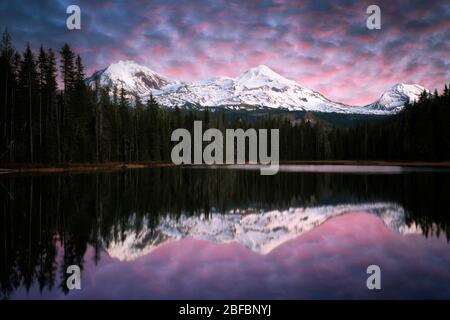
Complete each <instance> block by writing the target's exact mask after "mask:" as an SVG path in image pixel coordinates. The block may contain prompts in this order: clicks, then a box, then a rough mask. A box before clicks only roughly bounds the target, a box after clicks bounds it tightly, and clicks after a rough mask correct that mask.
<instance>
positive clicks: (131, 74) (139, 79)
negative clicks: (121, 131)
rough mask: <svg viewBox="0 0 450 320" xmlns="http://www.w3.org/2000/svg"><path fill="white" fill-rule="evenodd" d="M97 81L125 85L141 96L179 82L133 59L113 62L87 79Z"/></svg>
mask: <svg viewBox="0 0 450 320" xmlns="http://www.w3.org/2000/svg"><path fill="white" fill-rule="evenodd" d="M96 81H98V83H99V85H100V86H104V87H106V86H109V87H113V86H116V87H117V88H118V89H120V88H122V87H123V88H124V89H125V90H126V91H127V92H130V93H133V94H138V95H140V96H143V95H147V94H148V93H149V92H151V91H153V90H159V89H161V88H163V87H166V86H168V85H171V84H175V83H177V81H174V80H171V79H169V78H167V77H164V76H162V75H160V74H158V73H156V72H155V71H153V70H151V69H149V68H147V67H144V66H141V65H138V64H137V63H135V62H133V61H119V62H117V63H114V64H111V65H110V66H109V67H107V68H105V69H103V70H100V71H97V72H95V73H94V74H93V75H92V76H91V77H89V78H87V79H86V82H87V83H88V84H89V85H91V86H94V85H95V83H96Z"/></svg>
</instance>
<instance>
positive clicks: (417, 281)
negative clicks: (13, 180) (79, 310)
mask: <svg viewBox="0 0 450 320" xmlns="http://www.w3.org/2000/svg"><path fill="white" fill-rule="evenodd" d="M449 250H450V247H449V246H448V244H447V242H446V241H445V240H444V239H442V238H441V239H436V238H429V239H426V238H424V237H423V236H421V235H417V234H412V235H407V236H404V235H400V234H398V233H394V232H392V231H391V230H389V229H388V228H387V227H386V225H385V224H384V222H383V221H382V220H381V219H379V218H378V217H376V216H375V215H373V214H367V213H361V212H360V213H350V214H346V215H342V216H339V217H336V218H333V219H330V220H328V221H326V222H325V223H323V224H322V225H320V226H319V227H317V228H315V229H314V230H312V231H310V232H307V233H305V234H303V235H301V236H299V237H297V238H295V239H293V240H290V241H287V242H285V243H284V244H282V245H280V246H278V247H277V248H276V249H274V250H273V251H271V252H270V253H268V254H267V255H260V254H257V253H254V252H252V251H250V250H248V249H246V248H244V247H242V246H240V245H238V244H237V243H227V244H220V245H217V244H213V243H211V242H209V241H202V240H194V239H183V240H181V241H174V242H172V243H169V244H167V245H165V246H161V247H159V248H157V249H156V250H154V251H152V252H151V253H149V254H148V255H146V256H143V257H140V258H138V259H136V260H134V261H124V262H120V261H118V260H116V259H113V258H111V257H108V256H107V255H106V254H104V255H102V259H101V260H100V262H99V264H98V265H97V266H94V263H93V259H92V254H93V250H92V248H91V249H90V250H89V251H88V253H87V255H86V256H85V260H86V262H87V263H86V265H85V271H84V272H83V277H82V281H83V289H82V290H81V291H78V292H71V293H70V294H69V296H68V298H76V297H82V298H113V299H114V298H116V299H123V298H150V299H151V298H160V299H171V298H172V299H173V298H186V299H189V298H191V299H196V298H208V299H214V298H224V299H228V298H254V299H258V298H279V299H283V298H284V299H297V298H380V297H383V298H400V297H404V298H418V297H422V298H432V297H446V298H449V297H450V273H449V272H448V270H449V268H450V255H449V252H450V251H449ZM370 264H377V265H379V266H380V267H381V270H382V290H380V291H376V292H375V291H369V290H367V289H366V279H367V274H366V267H367V266H368V265H370ZM47 294H48V293H47ZM60 294H61V293H59V292H58V291H55V290H54V291H53V292H51V293H49V295H50V296H51V297H53V298H57V297H61V296H60ZM17 295H18V296H21V294H20V292H18V293H17Z"/></svg>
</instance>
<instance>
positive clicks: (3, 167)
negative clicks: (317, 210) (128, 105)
mask: <svg viewBox="0 0 450 320" xmlns="http://www.w3.org/2000/svg"><path fill="white" fill-rule="evenodd" d="M202 165H205V164H202ZM280 165H354V166H363V165H364V166H367V165H371V166H403V167H429V168H450V161H440V162H430V161H405V160H399V161H385V160H290V161H280ZM175 166H176V165H175V164H173V163H172V162H165V161H136V162H133V161H132V162H106V163H60V164H30V163H16V164H0V175H9V174H28V173H43V174H51V173H84V172H86V173H89V172H108V171H119V170H128V169H144V168H158V167H175ZM185 166H194V165H185ZM216 166H222V165H220V164H219V165H216ZM224 166H226V164H224Z"/></svg>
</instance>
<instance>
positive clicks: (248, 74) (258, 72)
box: [236, 64, 297, 89]
mask: <svg viewBox="0 0 450 320" xmlns="http://www.w3.org/2000/svg"><path fill="white" fill-rule="evenodd" d="M236 80H237V82H238V83H239V84H240V85H242V86H244V87H246V88H248V89H255V88H260V87H264V86H269V87H278V88H280V89H281V88H283V87H286V86H292V85H297V83H296V82H295V81H292V80H289V79H286V78H285V77H283V76H281V75H279V74H278V73H276V72H275V71H273V70H272V69H270V68H269V67H268V66H266V65H263V64H260V65H258V66H256V67H253V68H251V69H248V70H247V71H245V72H244V73H243V74H241V75H240V76H239V77H238V78H237V79H236Z"/></svg>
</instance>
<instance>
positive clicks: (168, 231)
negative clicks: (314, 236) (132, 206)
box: [106, 202, 421, 260]
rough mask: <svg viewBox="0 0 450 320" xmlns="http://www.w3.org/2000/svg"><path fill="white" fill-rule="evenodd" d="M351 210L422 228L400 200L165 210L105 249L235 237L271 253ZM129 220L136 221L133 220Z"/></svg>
mask: <svg viewBox="0 0 450 320" xmlns="http://www.w3.org/2000/svg"><path fill="white" fill-rule="evenodd" d="M348 212H368V213H371V214H374V215H377V216H378V217H379V218H380V219H382V220H383V221H384V223H385V224H386V226H387V227H388V228H389V229H390V230H392V231H393V232H398V233H401V234H410V233H421V230H420V228H418V227H416V226H414V225H411V226H408V225H407V224H406V223H405V212H404V209H403V207H401V206H399V205H397V204H395V203H384V202H383V203H382V202H380V203H361V204H342V205H337V206H316V207H306V208H291V209H289V210H283V211H279V210H274V211H266V212H254V211H252V210H250V212H249V211H244V210H233V211H232V212H229V213H226V214H221V213H212V214H209V215H208V216H205V215H196V216H186V215H182V216H180V217H171V216H165V217H162V218H161V219H160V220H159V222H158V224H157V226H156V228H155V229H152V230H150V229H149V228H147V227H146V226H147V224H146V223H145V222H144V223H143V225H144V227H143V229H142V230H141V231H139V232H136V230H135V229H134V228H130V229H129V231H125V232H124V238H121V240H117V241H115V242H112V243H109V245H108V246H106V251H107V252H108V254H109V255H110V256H111V257H114V258H117V259H119V260H134V259H136V258H138V257H140V256H143V255H145V254H147V253H149V252H151V251H152V250H154V249H156V248H158V247H159V246H161V245H164V244H166V243H169V242H171V241H175V240H180V239H184V238H186V237H189V238H193V239H197V240H207V241H211V242H214V243H218V244H222V243H230V242H236V243H239V244H240V245H242V246H244V247H246V248H248V249H250V250H252V251H254V252H256V253H259V254H267V253H269V252H270V251H272V250H273V249H275V248H276V247H278V246H279V245H281V244H283V243H285V242H286V241H288V240H291V239H294V238H296V237H298V236H299V235H301V234H303V233H305V232H307V231H309V230H312V229H314V228H316V227H317V226H319V225H320V224H322V223H323V222H325V221H326V220H328V219H330V218H332V217H336V216H339V215H342V214H345V213H348ZM130 225H133V222H132V221H130Z"/></svg>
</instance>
